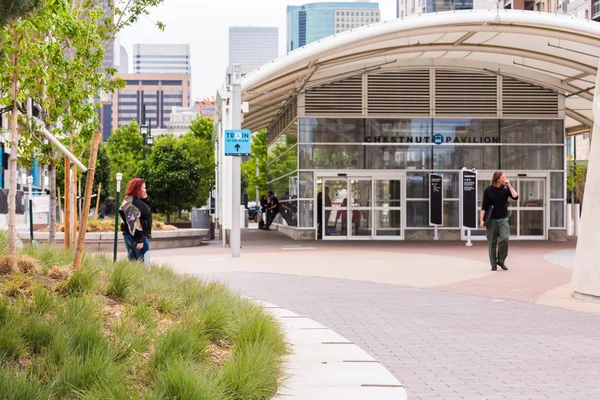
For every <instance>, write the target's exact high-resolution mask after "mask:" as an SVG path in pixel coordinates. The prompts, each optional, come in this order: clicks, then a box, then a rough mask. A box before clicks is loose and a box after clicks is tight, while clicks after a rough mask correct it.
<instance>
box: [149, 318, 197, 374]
mask: <svg viewBox="0 0 600 400" xmlns="http://www.w3.org/2000/svg"><path fill="white" fill-rule="evenodd" d="M206 350H207V343H206V340H205V338H204V336H203V332H202V331H201V330H200V329H199V326H194V325H192V324H180V325H175V326H172V327H171V328H169V329H168V330H167V332H165V334H164V335H163V336H162V337H161V338H160V339H159V341H158V343H157V344H156V350H155V352H154V356H153V357H152V360H151V361H150V365H151V367H152V369H153V370H154V371H155V372H156V371H158V370H160V369H161V368H164V367H166V366H168V365H170V364H171V363H172V362H174V361H178V360H188V361H193V362H201V361H202V360H203V359H205V358H206Z"/></svg>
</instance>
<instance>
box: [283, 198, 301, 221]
mask: <svg viewBox="0 0 600 400" xmlns="http://www.w3.org/2000/svg"><path fill="white" fill-rule="evenodd" d="M279 215H281V219H282V221H283V224H284V225H287V226H298V202H297V201H295V200H287V201H280V202H279Z"/></svg>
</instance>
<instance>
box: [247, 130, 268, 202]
mask: <svg viewBox="0 0 600 400" xmlns="http://www.w3.org/2000/svg"><path fill="white" fill-rule="evenodd" d="M250 146H251V152H252V154H251V155H250V157H249V158H248V161H246V162H245V163H244V164H242V179H245V180H246V181H247V189H246V193H247V194H248V198H250V199H253V198H254V197H256V189H257V188H258V193H259V197H260V195H261V194H262V193H266V192H267V180H268V177H267V171H268V169H267V162H268V152H267V130H266V129H263V130H260V131H258V132H256V133H255V134H254V135H252V142H251V144H250ZM257 167H258V176H257V175H256V169H257ZM242 193H244V191H243V188H242ZM259 200H260V199H256V201H259Z"/></svg>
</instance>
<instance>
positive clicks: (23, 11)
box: [0, 0, 40, 26]
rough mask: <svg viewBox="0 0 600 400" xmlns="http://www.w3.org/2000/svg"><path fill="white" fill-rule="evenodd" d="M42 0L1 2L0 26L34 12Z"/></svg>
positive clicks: (6, 0) (7, 0)
mask: <svg viewBox="0 0 600 400" xmlns="http://www.w3.org/2000/svg"><path fill="white" fill-rule="evenodd" d="M39 3H40V0H0V26H2V25H5V24H7V23H9V22H10V21H11V20H15V19H17V18H20V17H24V16H26V15H27V14H28V13H30V12H31V11H33V10H34V8H35V7H36V6H37V5H38V4H39Z"/></svg>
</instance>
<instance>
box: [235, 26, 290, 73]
mask: <svg viewBox="0 0 600 400" xmlns="http://www.w3.org/2000/svg"><path fill="white" fill-rule="evenodd" d="M278 55H279V29H278V28H270V27H264V26H231V27H229V65H231V64H240V65H244V66H252V67H258V66H261V65H263V64H265V63H268V62H269V61H271V60H273V59H275V58H277V57H278Z"/></svg>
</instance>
